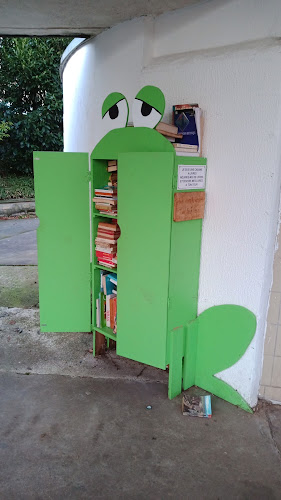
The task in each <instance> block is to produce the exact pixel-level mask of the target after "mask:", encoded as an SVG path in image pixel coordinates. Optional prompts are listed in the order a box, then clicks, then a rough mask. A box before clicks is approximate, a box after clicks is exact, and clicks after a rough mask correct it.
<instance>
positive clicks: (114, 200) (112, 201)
mask: <svg viewBox="0 0 281 500" xmlns="http://www.w3.org/2000/svg"><path fill="white" fill-rule="evenodd" d="M93 202H94V203H106V204H109V205H117V198H116V197H113V198H105V197H102V196H99V197H97V196H95V197H94V198H93Z"/></svg>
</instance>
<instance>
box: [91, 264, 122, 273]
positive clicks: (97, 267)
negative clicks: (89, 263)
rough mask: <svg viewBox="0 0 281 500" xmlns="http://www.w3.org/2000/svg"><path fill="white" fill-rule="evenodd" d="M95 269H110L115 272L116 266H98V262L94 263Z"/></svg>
mask: <svg viewBox="0 0 281 500" xmlns="http://www.w3.org/2000/svg"><path fill="white" fill-rule="evenodd" d="M94 268H95V269H101V270H102V271H110V272H111V273H115V274H117V267H113V268H112V267H106V266H100V265H99V264H94Z"/></svg>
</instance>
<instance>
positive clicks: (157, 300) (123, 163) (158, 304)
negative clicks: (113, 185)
mask: <svg viewBox="0 0 281 500" xmlns="http://www.w3.org/2000/svg"><path fill="white" fill-rule="evenodd" d="M173 166H174V154H173V153H171V154H169V153H135V154H134V153H127V154H125V153H124V154H120V155H119V158H118V224H119V226H120V229H121V236H120V238H119V240H118V295H117V332H118V342H117V353H118V354H120V355H121V356H125V357H127V358H131V359H134V360H136V361H140V362H142V363H146V364H148V365H151V366H156V367H158V368H162V369H165V368H166V337H167V304H168V287H169V260H170V236H171V213H172V211H171V205H172V175H173Z"/></svg>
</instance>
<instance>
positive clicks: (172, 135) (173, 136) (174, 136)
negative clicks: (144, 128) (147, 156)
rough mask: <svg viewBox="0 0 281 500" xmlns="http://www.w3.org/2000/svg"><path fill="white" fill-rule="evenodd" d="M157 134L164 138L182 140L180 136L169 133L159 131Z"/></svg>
mask: <svg viewBox="0 0 281 500" xmlns="http://www.w3.org/2000/svg"><path fill="white" fill-rule="evenodd" d="M158 132H159V133H160V134H162V135H164V136H167V137H170V138H174V139H182V138H183V135H182V134H172V133H171V132H165V131H161V132H160V131H159V130H158Z"/></svg>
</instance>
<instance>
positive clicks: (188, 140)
mask: <svg viewBox="0 0 281 500" xmlns="http://www.w3.org/2000/svg"><path fill="white" fill-rule="evenodd" d="M173 117H174V125H175V127H177V128H178V131H179V132H180V134H181V135H182V137H181V139H176V141H175V145H174V146H175V150H176V154H177V155H180V156H202V133H203V121H202V120H203V118H202V110H201V108H199V106H198V104H176V105H175V106H173Z"/></svg>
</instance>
